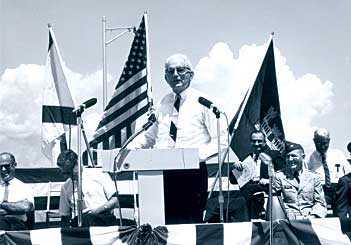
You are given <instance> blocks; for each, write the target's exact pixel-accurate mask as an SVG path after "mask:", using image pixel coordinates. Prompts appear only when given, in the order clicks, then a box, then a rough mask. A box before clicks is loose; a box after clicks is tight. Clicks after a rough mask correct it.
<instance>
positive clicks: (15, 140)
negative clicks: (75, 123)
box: [0, 64, 113, 167]
mask: <svg viewBox="0 0 351 245" xmlns="http://www.w3.org/2000/svg"><path fill="white" fill-rule="evenodd" d="M63 67H64V71H65V74H66V78H67V81H68V85H69V87H70V90H71V94H72V97H73V99H74V101H76V104H80V103H82V102H84V101H86V100H87V99H90V98H92V97H97V98H98V101H99V102H98V104H97V105H95V106H94V107H92V108H89V111H88V113H87V115H85V114H83V117H82V118H83V120H84V126H85V129H86V133H87V136H88V139H91V138H92V135H93V132H94V130H95V129H96V127H97V125H98V122H99V121H100V117H101V112H102V110H103V109H102V99H101V98H102V92H100V91H102V89H101V87H102V82H101V81H102V71H101V70H100V71H97V72H95V73H92V74H88V75H84V76H83V75H81V74H79V73H75V72H73V71H71V70H70V69H68V68H67V67H66V66H65V65H64V64H63ZM44 77H45V66H42V65H34V64H27V65H23V64H22V65H20V66H18V67H17V68H14V69H6V70H5V71H4V73H3V74H2V76H1V78H0V105H1V106H0V149H1V151H10V152H13V153H14V154H15V155H16V158H17V161H18V163H19V166H21V167H35V166H51V163H50V162H49V161H48V160H47V159H46V158H45V157H44V156H43V155H42V153H41V148H40V147H41V146H40V143H41V142H40V136H41V110H42V109H41V107H42V97H43V96H42V92H43V89H44V87H43V86H44ZM108 79H111V76H110V75H109V76H108ZM109 86H110V87H111V86H112V84H111V83H110V84H109ZM112 89H113V88H112ZM76 135H77V133H76V128H74V129H73V131H72V138H73V142H72V145H73V146H74V147H75V145H74V144H75V142H76ZM33 163H34V164H33Z"/></svg>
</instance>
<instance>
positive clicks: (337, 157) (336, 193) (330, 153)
mask: <svg viewBox="0 0 351 245" xmlns="http://www.w3.org/2000/svg"><path fill="white" fill-rule="evenodd" d="M313 141H314V144H315V148H316V150H315V151H314V152H313V153H312V154H311V155H310V157H309V158H308V161H307V167H308V169H309V170H311V171H313V172H315V173H317V174H318V175H319V177H320V178H321V182H322V185H323V191H324V195H325V199H326V201H327V204H330V205H331V207H332V209H333V214H334V215H335V216H338V217H347V214H348V209H349V208H350V203H349V201H348V199H349V195H350V194H349V193H350V189H349V186H350V181H351V176H350V175H351V174H350V173H351V166H350V163H349V162H348V161H347V159H346V157H345V155H344V153H343V152H342V151H341V150H338V149H332V148H329V143H330V134H329V131H328V130H327V129H324V128H319V129H317V130H316V131H315V132H314V137H313ZM348 215H349V216H350V215H351V214H350V213H349V214H348Z"/></svg>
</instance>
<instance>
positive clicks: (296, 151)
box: [286, 149, 303, 157]
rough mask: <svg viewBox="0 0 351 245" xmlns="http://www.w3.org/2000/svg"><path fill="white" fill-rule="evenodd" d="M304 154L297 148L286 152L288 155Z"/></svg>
mask: <svg viewBox="0 0 351 245" xmlns="http://www.w3.org/2000/svg"><path fill="white" fill-rule="evenodd" d="M302 154H303V151H302V150H301V149H295V150H292V151H290V152H288V153H286V156H287V157H288V156H300V155H302Z"/></svg>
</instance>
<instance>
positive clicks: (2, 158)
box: [0, 154, 14, 165]
mask: <svg viewBox="0 0 351 245" xmlns="http://www.w3.org/2000/svg"><path fill="white" fill-rule="evenodd" d="M11 163H14V159H13V158H12V157H11V156H10V155H9V154H2V155H0V165H8V164H11Z"/></svg>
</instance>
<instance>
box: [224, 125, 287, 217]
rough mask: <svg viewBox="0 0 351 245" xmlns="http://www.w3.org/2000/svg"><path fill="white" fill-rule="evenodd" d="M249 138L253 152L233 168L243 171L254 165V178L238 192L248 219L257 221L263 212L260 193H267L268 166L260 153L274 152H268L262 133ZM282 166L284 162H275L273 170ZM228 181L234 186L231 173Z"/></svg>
mask: <svg viewBox="0 0 351 245" xmlns="http://www.w3.org/2000/svg"><path fill="white" fill-rule="evenodd" d="M250 138H251V147H252V151H253V152H252V153H251V154H249V155H248V156H247V157H246V159H245V160H244V161H242V162H235V163H234V164H233V168H234V169H237V170H238V171H243V169H244V168H245V167H248V166H247V165H248V164H254V165H255V173H254V176H253V177H252V179H251V180H250V181H249V182H247V183H246V184H245V185H244V186H241V187H240V192H241V193H242V195H243V196H244V198H245V200H246V203H247V208H248V211H249V219H258V218H261V217H260V213H261V212H262V211H264V195H263V194H262V192H265V193H268V188H269V176H268V165H267V163H266V161H265V158H264V157H263V155H262V153H265V154H268V155H271V154H273V153H274V152H275V151H272V150H270V149H269V148H268V146H267V145H266V137H265V135H264V133H263V132H262V131H259V130H255V131H253V132H252V133H251V137H250ZM283 165H284V161H282V162H278V161H276V162H274V169H275V170H278V169H281V168H282V166H283ZM230 181H231V183H232V184H236V179H235V177H234V175H233V172H232V171H231V173H230Z"/></svg>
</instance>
